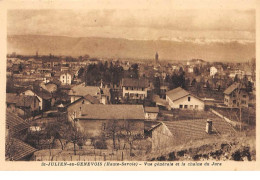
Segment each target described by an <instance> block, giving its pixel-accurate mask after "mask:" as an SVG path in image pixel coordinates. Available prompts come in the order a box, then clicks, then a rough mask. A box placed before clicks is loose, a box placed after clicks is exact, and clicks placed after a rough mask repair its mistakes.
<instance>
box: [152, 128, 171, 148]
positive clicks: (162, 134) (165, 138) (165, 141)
mask: <svg viewBox="0 0 260 180" xmlns="http://www.w3.org/2000/svg"><path fill="white" fill-rule="evenodd" d="M151 138H152V151H161V150H163V149H165V148H166V147H168V146H169V145H171V144H172V143H173V138H174V137H173V135H172V133H171V131H170V130H169V129H168V128H167V126H166V125H165V124H164V123H162V124H161V125H159V127H157V128H155V129H154V130H152V137H151Z"/></svg>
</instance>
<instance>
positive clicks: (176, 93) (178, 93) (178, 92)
mask: <svg viewBox="0 0 260 180" xmlns="http://www.w3.org/2000/svg"><path fill="white" fill-rule="evenodd" d="M189 94H190V93H189V92H188V91H185V90H184V89H182V88H181V87H178V88H175V89H173V90H170V91H168V92H166V95H167V96H168V97H169V98H170V99H171V100H172V101H175V100H177V99H180V98H182V97H185V96H187V95H189Z"/></svg>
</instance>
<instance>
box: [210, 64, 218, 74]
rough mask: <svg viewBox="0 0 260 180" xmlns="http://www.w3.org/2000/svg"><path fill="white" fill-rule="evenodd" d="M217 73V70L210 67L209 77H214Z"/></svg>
mask: <svg viewBox="0 0 260 180" xmlns="http://www.w3.org/2000/svg"><path fill="white" fill-rule="evenodd" d="M217 72H218V69H217V68H215V67H214V66H212V67H210V76H215V74H217Z"/></svg>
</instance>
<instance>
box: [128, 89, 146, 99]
mask: <svg viewBox="0 0 260 180" xmlns="http://www.w3.org/2000/svg"><path fill="white" fill-rule="evenodd" d="M128 93H129V95H130V94H131V93H132V94H143V95H144V97H145V98H146V97H147V88H144V90H143V91H142V88H134V89H133V90H131V88H128V90H126V87H123V97H125V96H126V94H128ZM138 99H139V98H138Z"/></svg>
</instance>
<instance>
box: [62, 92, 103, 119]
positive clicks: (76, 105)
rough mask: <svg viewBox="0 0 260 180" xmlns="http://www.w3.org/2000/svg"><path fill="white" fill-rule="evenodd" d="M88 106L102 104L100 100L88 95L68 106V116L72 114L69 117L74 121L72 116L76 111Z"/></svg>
mask: <svg viewBox="0 0 260 180" xmlns="http://www.w3.org/2000/svg"><path fill="white" fill-rule="evenodd" d="M86 104H100V103H99V100H98V99H97V98H95V97H93V96H91V95H89V94H87V95H86V96H83V97H81V98H79V99H77V100H76V101H74V102H72V103H70V104H69V105H67V106H66V107H65V108H66V110H67V112H68V114H70V116H69V117H68V118H69V119H70V120H72V117H71V115H72V114H73V113H74V112H76V110H80V109H81V108H82V106H84V105H86Z"/></svg>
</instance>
